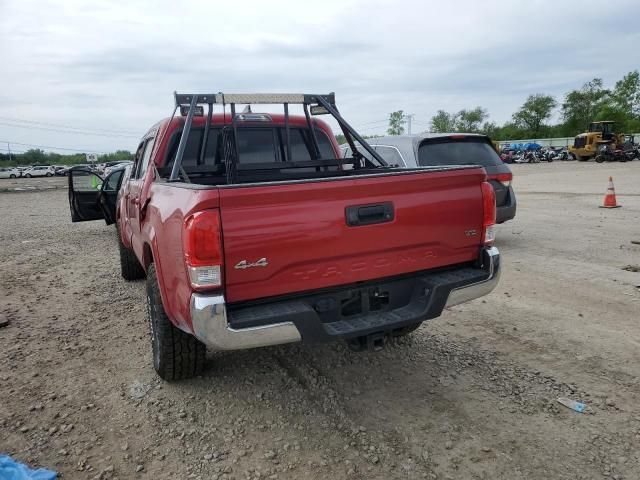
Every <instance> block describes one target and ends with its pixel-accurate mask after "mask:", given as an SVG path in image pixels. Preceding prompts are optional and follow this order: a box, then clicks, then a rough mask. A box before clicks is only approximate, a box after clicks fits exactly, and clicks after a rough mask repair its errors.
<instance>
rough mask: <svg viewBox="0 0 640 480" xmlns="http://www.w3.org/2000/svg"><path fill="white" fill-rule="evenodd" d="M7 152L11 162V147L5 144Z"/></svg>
mask: <svg viewBox="0 0 640 480" xmlns="http://www.w3.org/2000/svg"><path fill="white" fill-rule="evenodd" d="M7 151H8V152H9V161H11V145H9V142H7Z"/></svg>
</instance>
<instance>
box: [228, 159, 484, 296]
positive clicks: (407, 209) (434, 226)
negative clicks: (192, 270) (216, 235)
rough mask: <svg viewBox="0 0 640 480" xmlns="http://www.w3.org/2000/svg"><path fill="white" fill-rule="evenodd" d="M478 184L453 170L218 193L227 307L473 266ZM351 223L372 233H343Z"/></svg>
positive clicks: (477, 176)
mask: <svg viewBox="0 0 640 480" xmlns="http://www.w3.org/2000/svg"><path fill="white" fill-rule="evenodd" d="M484 178H485V173H484V170H482V169H481V168H461V169H453V170H446V171H441V170H438V171H428V170H425V171H418V172H415V171H413V172H394V173H386V174H382V175H375V176H361V177H351V178H348V179H331V180H324V181H304V182H298V183H277V184H266V185H257V186H241V185H240V186H233V187H222V188H220V212H221V219H222V230H223V244H224V261H225V285H226V291H225V295H226V297H227V301H228V302H240V301H246V300H254V299H261V298H266V297H273V296H278V295H283V294H291V293H294V292H302V291H310V290H315V289H320V288H327V287H333V286H338V285H347V284H352V283H356V282H360V281H367V280H373V279H377V278H384V277H390V276H395V275H401V274H404V273H409V272H416V271H420V270H427V269H432V268H437V267H443V266H447V265H452V264H457V263H462V262H467V261H471V260H474V259H475V258H477V256H478V252H479V248H480V246H481V242H482V238H481V235H482V216H483V212H482V204H483V202H482V193H481V187H480V184H481V182H482V181H483V180H484ZM349 207H356V208H355V209H354V208H351V209H350V208H349ZM369 207H371V208H369ZM381 212H384V214H383V215H382V216H381V217H378V215H379V214H380V213H381ZM358 214H361V216H360V217H358V218H360V220H361V221H356V223H367V222H368V221H375V222H379V223H373V224H365V225H363V224H357V225H349V223H354V222H353V219H354V216H353V215H356V217H357V216H358ZM389 214H390V215H391V217H390V216H389ZM349 215H351V217H349ZM347 217H349V218H351V221H349V220H347Z"/></svg>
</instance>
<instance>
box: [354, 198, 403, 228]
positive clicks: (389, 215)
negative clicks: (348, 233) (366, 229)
mask: <svg viewBox="0 0 640 480" xmlns="http://www.w3.org/2000/svg"><path fill="white" fill-rule="evenodd" d="M345 217H346V221H347V225H349V226H350V227H356V226H360V225H373V224H376V223H387V222H392V221H393V219H394V217H395V212H394V208H393V203H392V202H384V203H374V204H371V205H352V206H350V207H347V208H346V209H345Z"/></svg>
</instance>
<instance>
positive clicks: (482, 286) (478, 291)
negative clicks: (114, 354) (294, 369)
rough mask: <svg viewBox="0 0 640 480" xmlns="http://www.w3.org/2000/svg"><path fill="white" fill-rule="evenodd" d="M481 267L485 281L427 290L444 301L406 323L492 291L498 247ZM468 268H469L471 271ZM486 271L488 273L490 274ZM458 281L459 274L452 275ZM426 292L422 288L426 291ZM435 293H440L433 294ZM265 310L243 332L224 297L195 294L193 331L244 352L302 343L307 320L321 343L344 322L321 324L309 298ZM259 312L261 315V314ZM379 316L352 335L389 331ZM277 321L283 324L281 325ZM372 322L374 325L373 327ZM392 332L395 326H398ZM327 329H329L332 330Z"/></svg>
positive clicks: (213, 344)
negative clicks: (315, 328) (234, 323)
mask: <svg viewBox="0 0 640 480" xmlns="http://www.w3.org/2000/svg"><path fill="white" fill-rule="evenodd" d="M478 263H479V264H480V265H479V267H475V268H474V269H471V270H472V272H476V273H475V278H476V279H477V278H483V280H482V281H475V282H474V283H468V284H466V285H463V286H458V287H457V288H453V289H450V288H451V287H450V286H449V287H448V286H447V284H446V285H442V286H441V287H438V288H431V289H427V290H430V291H432V292H435V291H438V292H440V293H437V295H439V298H440V299H441V300H437V299H436V300H434V301H427V299H417V303H418V304H419V305H418V306H419V307H420V308H423V310H419V309H418V310H416V313H415V315H414V317H411V318H409V319H408V320H407V321H406V322H404V323H407V324H411V323H415V322H422V321H424V320H425V319H428V318H434V317H437V316H439V315H440V314H441V312H442V308H443V305H444V306H445V307H451V306H453V305H458V304H460V303H464V302H468V301H469V300H473V299H475V298H478V297H482V296H483V295H486V294H488V293H489V292H491V291H492V290H493V289H494V288H495V286H496V285H497V284H498V280H499V278H500V253H499V252H498V249H497V248H496V247H490V248H484V249H483V250H482V253H481V258H480V259H479V262H478ZM466 270H470V269H469V268H467V269H466ZM482 271H484V272H486V276H485V274H483V273H482ZM454 272H455V270H454ZM458 275H459V274H458ZM434 276H436V277H437V276H439V274H438V273H435V274H431V277H428V278H435V277H434ZM445 276H446V274H445ZM454 277H456V276H455V275H454ZM428 278H427V280H428ZM425 285H427V284H425ZM457 285H460V281H457ZM422 289H423V290H424V287H422ZM432 294H433V295H436V294H435V293H432ZM444 296H446V304H445V300H444V298H443V297H444ZM423 304H424V305H423ZM265 309H266V310H262V314H257V313H251V314H249V316H250V317H251V318H250V319H251V320H260V319H262V321H263V322H264V323H265V324H263V325H258V326H250V327H245V328H233V327H232V326H231V325H230V324H229V318H228V316H227V307H226V303H225V298H224V296H223V295H204V294H199V293H193V294H192V295H191V321H192V324H193V333H194V335H195V336H196V337H197V338H198V339H199V340H200V341H201V342H203V343H204V344H205V345H207V347H209V348H211V349H212V350H217V351H220V350H243V349H247V348H256V347H266V346H269V345H279V344H283V343H292V342H300V341H301V340H302V334H301V331H305V325H307V323H308V322H311V323H317V324H319V325H320V328H321V329H322V331H323V332H324V333H326V335H324V334H323V335H324V336H325V338H324V339H323V341H326V340H327V339H328V338H329V337H330V336H331V335H333V334H335V332H333V333H331V332H328V333H327V331H326V330H327V329H328V328H329V327H331V325H337V324H342V323H344V322H336V323H329V324H326V323H323V322H321V320H320V318H319V317H318V316H317V315H316V313H315V310H314V308H313V303H312V302H311V300H310V301H309V304H307V303H305V302H302V301H299V302H294V303H293V304H290V305H289V306H288V307H287V308H286V309H284V310H279V309H278V308H277V305H276V306H267V307H265ZM401 310H402V309H400V311H401ZM255 311H256V312H257V311H258V310H255ZM287 315H289V317H288V319H293V320H294V321H295V322H297V323H298V326H299V327H300V329H299V328H298V327H296V324H295V323H294V321H286V320H287ZM381 315H382V314H379V313H373V314H371V317H373V320H375V321H373V322H372V321H371V320H372V319H371V318H369V320H370V321H369V323H368V324H367V325H366V328H365V327H363V328H364V329H356V330H354V331H353V332H351V333H350V335H361V334H366V333H367V332H368V331H369V330H375V331H385V329H388V328H391V327H390V326H389V325H386V326H385V324H384V322H383V320H384V319H383V318H382V317H381ZM398 318H400V319H401V320H402V317H400V316H398V315H392V318H391V320H395V319H398ZM277 320H284V321H281V322H278V321H277ZM364 320H366V319H364ZM387 320H389V319H387ZM356 323H357V324H358V325H364V324H365V323H366V322H363V321H360V320H358V321H357V322H356ZM371 323H372V324H374V325H373V326H371V325H369V324H371ZM394 328H397V326H396V327H394ZM329 330H331V329H330V328H329ZM334 330H335V329H334ZM312 333H313V332H309V331H305V342H309V343H313V341H314V338H313V335H312ZM316 333H317V332H316ZM323 335H321V336H323ZM338 337H340V335H337V334H336V335H335V336H334V337H333V338H334V339H335V338H338Z"/></svg>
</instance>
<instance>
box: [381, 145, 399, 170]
mask: <svg viewBox="0 0 640 480" xmlns="http://www.w3.org/2000/svg"><path fill="white" fill-rule="evenodd" d="M376 152H377V153H379V154H380V156H381V157H382V159H383V160H384V161H385V162H387V163H388V164H389V165H400V166H404V162H403V161H402V155H400V152H398V149H397V148H395V147H387V146H385V145H378V146H377V147H376Z"/></svg>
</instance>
